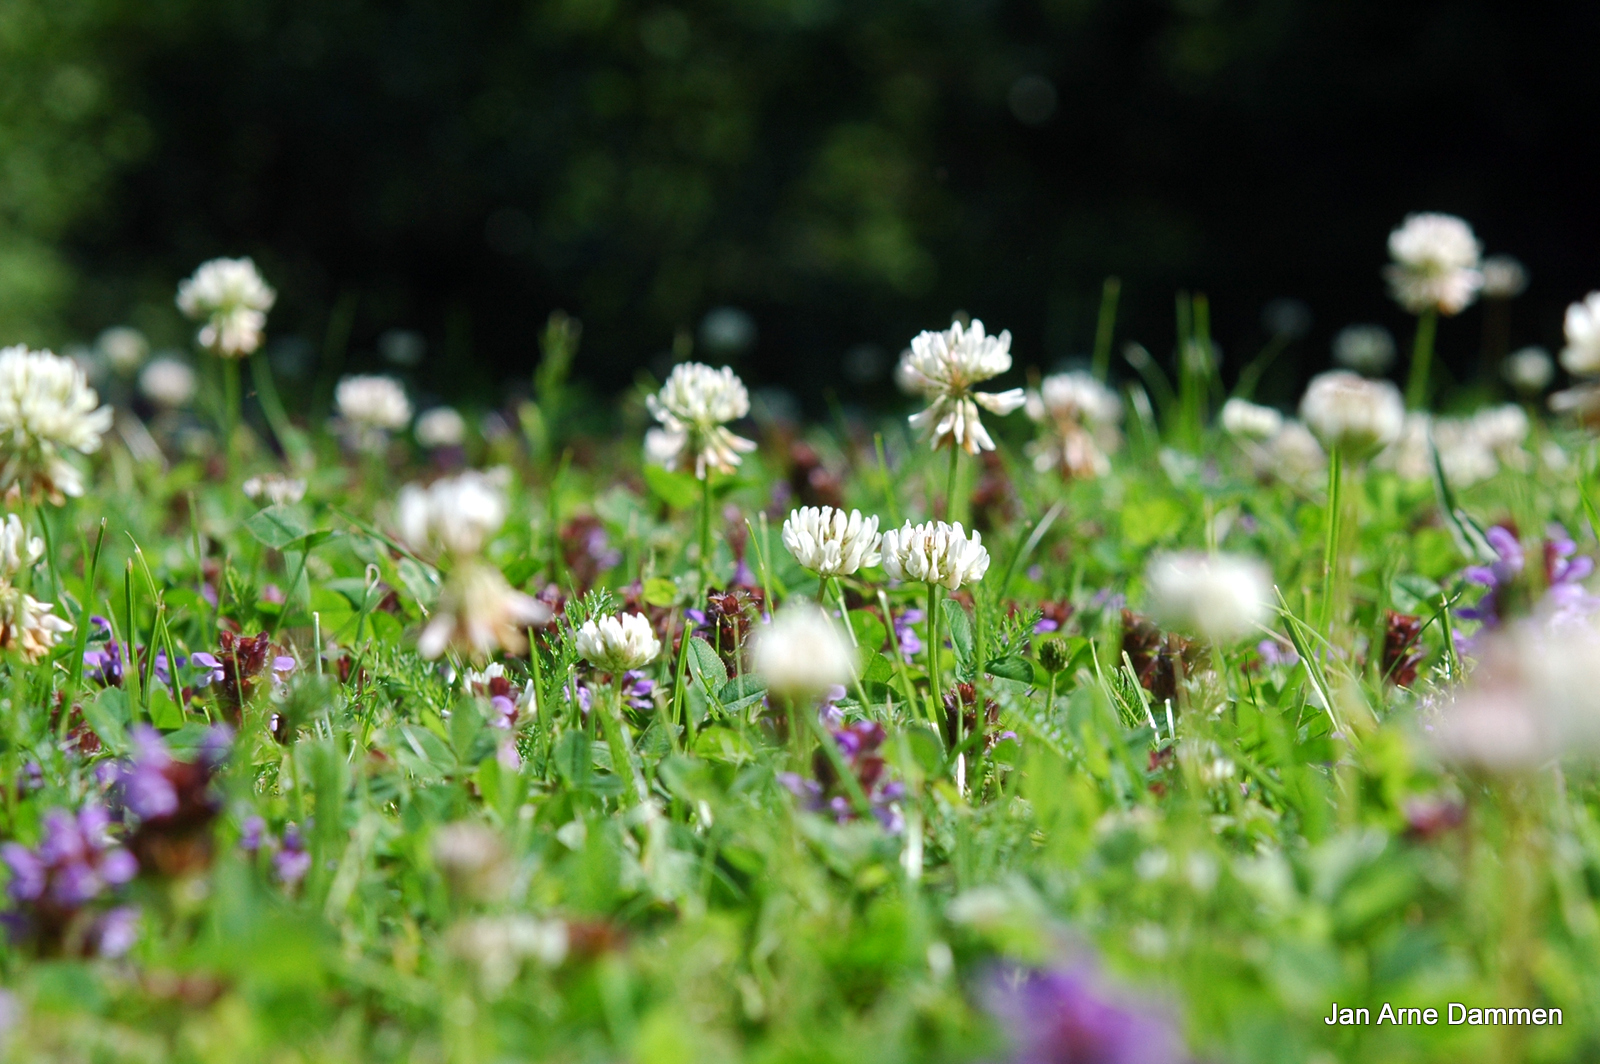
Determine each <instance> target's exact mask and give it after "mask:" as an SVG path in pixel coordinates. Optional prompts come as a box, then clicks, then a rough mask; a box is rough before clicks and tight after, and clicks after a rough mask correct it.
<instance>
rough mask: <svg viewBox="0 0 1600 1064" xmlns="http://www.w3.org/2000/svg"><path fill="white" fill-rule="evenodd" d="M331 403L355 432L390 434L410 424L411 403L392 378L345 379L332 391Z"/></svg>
mask: <svg viewBox="0 0 1600 1064" xmlns="http://www.w3.org/2000/svg"><path fill="white" fill-rule="evenodd" d="M333 402H334V406H335V407H336V408H337V409H338V411H339V416H340V417H341V418H343V419H344V420H345V422H346V423H347V424H349V425H352V426H354V427H356V428H358V429H365V430H373V429H376V430H379V431H383V432H393V431H395V430H397V429H403V428H405V427H406V426H407V425H408V424H410V423H411V400H409V399H407V398H406V390H405V389H404V388H403V387H401V385H400V382H399V381H397V380H395V379H394V378H393V377H385V376H382V375H381V374H357V375H356V376H352V377H345V378H343V379H342V380H340V381H339V386H338V387H337V388H335V389H334V392H333Z"/></svg>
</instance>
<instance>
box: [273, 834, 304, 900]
mask: <svg viewBox="0 0 1600 1064" xmlns="http://www.w3.org/2000/svg"><path fill="white" fill-rule="evenodd" d="M272 867H273V871H275V872H276V873H277V874H278V880H279V882H281V883H283V884H284V885H285V886H290V887H292V886H294V885H295V884H296V883H299V882H300V881H301V880H302V879H304V878H305V877H306V873H307V872H309V871H311V854H310V852H309V851H307V850H306V844H305V840H304V839H303V838H301V837H300V829H299V828H298V827H296V826H295V825H294V824H285V825H284V828H283V848H282V849H280V850H279V851H278V852H277V853H276V854H274V855H273V857H272Z"/></svg>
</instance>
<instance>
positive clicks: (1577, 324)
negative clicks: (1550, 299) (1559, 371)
mask: <svg viewBox="0 0 1600 1064" xmlns="http://www.w3.org/2000/svg"><path fill="white" fill-rule="evenodd" d="M1565 326H1566V334H1567V346H1566V347H1564V348H1562V349H1561V365H1562V368H1563V369H1565V370H1566V371H1567V372H1568V373H1571V374H1573V375H1575V376H1579V377H1588V376H1593V375H1595V374H1600V292H1590V293H1589V294H1588V295H1587V296H1585V297H1584V298H1583V302H1581V303H1573V304H1572V305H1570V306H1569V307H1567V317H1566V322H1565Z"/></svg>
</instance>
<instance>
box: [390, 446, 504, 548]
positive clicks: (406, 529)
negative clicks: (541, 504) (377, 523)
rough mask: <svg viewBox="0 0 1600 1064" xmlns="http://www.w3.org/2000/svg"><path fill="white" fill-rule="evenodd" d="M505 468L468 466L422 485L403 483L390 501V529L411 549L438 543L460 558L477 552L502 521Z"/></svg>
mask: <svg viewBox="0 0 1600 1064" xmlns="http://www.w3.org/2000/svg"><path fill="white" fill-rule="evenodd" d="M510 478H511V473H510V471H509V470H507V469H505V468H497V469H492V470H490V471H488V472H486V473H485V472H479V471H477V470H475V469H469V470H467V471H466V472H464V473H457V474H456V475H455V476H452V477H442V478H440V479H439V480H436V481H434V482H433V483H432V484H429V485H428V486H427V487H423V486H422V485H419V484H407V485H406V486H405V487H403V488H401V489H400V496H399V498H398V499H397V500H396V502H395V529H396V531H398V532H399V533H400V538H401V539H402V540H404V541H405V543H406V545H407V546H409V547H411V548H412V549H413V550H416V551H420V552H427V551H429V550H430V549H431V548H433V547H435V546H437V547H442V548H443V549H445V550H447V551H449V552H450V553H451V554H453V555H455V556H457V557H458V558H459V557H464V556H468V555H473V554H477V553H478V552H479V551H480V550H482V549H483V546H484V544H485V543H487V542H488V541H489V539H490V538H491V537H493V536H494V534H495V533H496V532H498V531H500V526H501V525H503V524H505V522H506V514H507V512H508V509H509V507H508V504H507V502H506V487H507V485H508V483H509V482H510Z"/></svg>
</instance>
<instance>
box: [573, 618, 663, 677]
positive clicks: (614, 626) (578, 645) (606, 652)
mask: <svg viewBox="0 0 1600 1064" xmlns="http://www.w3.org/2000/svg"><path fill="white" fill-rule="evenodd" d="M574 648H575V649H576V650H577V652H578V656H579V657H581V658H583V659H584V660H585V661H587V662H588V663H589V664H591V665H593V666H594V667H595V668H597V669H603V670H604V671H606V672H614V673H623V672H627V671H628V670H629V669H637V668H642V667H643V666H645V665H648V664H650V663H651V662H652V661H654V660H656V658H657V656H659V655H660V653H661V640H660V639H658V638H656V633H655V629H654V628H652V627H651V626H650V618H648V617H646V616H645V615H644V614H642V613H622V614H606V615H603V616H600V617H591V618H590V619H589V620H587V621H584V622H583V627H581V628H579V629H578V632H577V640H576V642H575V644H574Z"/></svg>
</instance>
